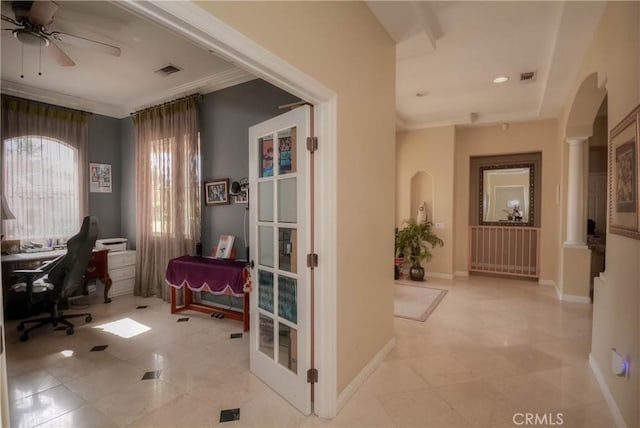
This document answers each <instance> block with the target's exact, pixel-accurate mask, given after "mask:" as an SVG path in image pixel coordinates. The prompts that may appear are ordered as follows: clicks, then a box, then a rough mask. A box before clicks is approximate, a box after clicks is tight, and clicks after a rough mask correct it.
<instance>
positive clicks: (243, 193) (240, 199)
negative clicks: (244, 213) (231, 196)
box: [235, 188, 249, 204]
mask: <svg viewBox="0 0 640 428" xmlns="http://www.w3.org/2000/svg"><path fill="white" fill-rule="evenodd" d="M235 203H236V204H248V203H249V189H247V188H244V189H242V190H240V193H239V194H237V195H235Z"/></svg>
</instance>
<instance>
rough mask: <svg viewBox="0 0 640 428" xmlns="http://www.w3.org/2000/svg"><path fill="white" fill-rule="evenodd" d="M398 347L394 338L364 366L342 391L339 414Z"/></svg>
mask: <svg viewBox="0 0 640 428" xmlns="http://www.w3.org/2000/svg"><path fill="white" fill-rule="evenodd" d="M395 346H396V338H395V337H392V338H391V340H389V342H387V344H386V345H384V346H383V347H382V349H380V351H378V353H377V354H376V355H375V356H374V357H373V358H372V359H371V361H369V363H368V364H367V365H366V366H364V368H363V369H362V370H360V373H358V375H357V376H356V377H354V378H353V380H352V381H351V383H350V384H349V385H347V387H346V388H345V389H343V390H342V392H341V393H340V395H338V402H337V407H338V408H337V412H336V414H337V413H339V412H340V410H342V408H343V407H344V405H345V404H347V402H348V401H349V400H350V399H351V397H353V395H354V394H355V393H356V392H357V391H358V388H360V386H361V385H362V384H363V383H364V382H365V381H366V380H367V378H368V377H369V376H370V375H371V373H373V372H374V370H375V369H376V368H378V366H379V365H380V364H381V363H382V362H383V361H384V359H385V357H386V356H387V354H388V353H389V352H391V350H392V349H393V348H394V347H395Z"/></svg>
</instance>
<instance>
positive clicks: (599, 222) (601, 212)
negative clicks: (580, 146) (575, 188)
mask: <svg viewBox="0 0 640 428" xmlns="http://www.w3.org/2000/svg"><path fill="white" fill-rule="evenodd" d="M608 129H609V121H608V115H607V97H605V98H604V100H603V101H602V104H601V105H600V108H599V109H598V113H597V114H596V117H595V119H594V122H593V136H592V137H591V138H590V139H589V171H588V174H589V178H588V180H589V183H588V190H587V246H588V247H589V249H590V250H591V273H590V276H589V278H590V284H589V297H590V299H591V302H593V281H594V279H595V278H596V277H598V276H599V275H600V273H601V272H604V268H605V254H606V248H607V165H608V164H609V153H608V148H607V143H608Z"/></svg>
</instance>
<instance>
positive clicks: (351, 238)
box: [199, 2, 395, 393]
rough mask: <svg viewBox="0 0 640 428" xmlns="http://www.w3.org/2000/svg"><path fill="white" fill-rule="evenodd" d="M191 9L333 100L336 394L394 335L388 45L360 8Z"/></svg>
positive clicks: (391, 59) (391, 57)
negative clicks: (335, 113)
mask: <svg viewBox="0 0 640 428" xmlns="http://www.w3.org/2000/svg"><path fill="white" fill-rule="evenodd" d="M199 5H200V6H201V7H202V8H203V9H205V10H207V11H208V12H210V13H212V14H213V15H215V16H216V17H218V18H219V19H221V20H223V21H224V22H226V23H227V24H228V25H230V26H232V27H234V28H235V29H237V30H238V31H240V32H242V33H243V34H245V35H246V36H248V37H249V38H251V39H253V40H254V41H255V42H256V43H258V44H259V45H261V46H263V47H264V48H266V49H268V50H269V51H271V52H272V53H274V54H276V55H278V56H279V57H280V58H282V59H283V60H285V61H287V62H288V63H290V64H291V65H293V66H294V67H296V68H298V69H300V70H301V71H303V72H305V73H307V74H308V75H309V76H311V77H313V78H315V79H316V80H318V81H319V82H321V83H322V84H324V85H325V86H327V87H328V88H330V89H331V90H333V91H334V92H335V93H336V94H337V102H338V106H337V111H338V118H337V119H338V120H337V139H338V144H337V165H336V166H335V168H336V169H335V171H336V174H337V182H338V189H337V192H338V193H337V195H336V204H337V219H336V221H337V236H338V242H337V248H336V249H335V252H334V253H333V254H319V257H320V260H322V257H334V258H335V260H336V264H337V302H336V306H337V321H338V356H337V360H338V361H337V362H338V367H337V370H338V379H337V391H336V392H337V393H339V392H341V391H342V390H343V389H344V388H345V387H346V386H347V385H348V384H349V383H350V382H351V381H352V380H353V379H354V377H355V376H356V375H357V374H358V373H359V372H360V370H362V369H363V367H364V366H365V365H366V364H367V363H369V361H370V360H371V359H372V357H374V356H375V355H376V353H377V352H379V351H380V350H381V348H382V347H383V346H384V345H385V344H387V343H388V342H389V341H390V340H391V339H392V337H393V295H392V291H393V290H392V288H391V284H392V281H393V277H392V270H391V266H392V265H391V263H392V261H391V258H392V257H393V247H394V246H393V228H394V196H393V195H394V192H395V165H394V162H393V159H394V156H395V145H394V142H395V47H394V44H393V42H392V41H391V39H390V38H389V36H388V35H387V33H386V32H385V31H384V29H383V28H382V27H381V26H380V24H379V23H378V21H377V20H376V19H375V17H374V16H373V15H372V14H371V12H370V11H369V9H368V8H367V6H366V4H364V3H361V2H200V3H199ZM320 150H322V142H320ZM318 203H322V201H318ZM318 239H322V238H321V237H319V238H318ZM318 286H320V287H321V286H322V284H319V285H318Z"/></svg>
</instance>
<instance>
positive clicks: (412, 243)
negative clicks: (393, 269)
mask: <svg viewBox="0 0 640 428" xmlns="http://www.w3.org/2000/svg"><path fill="white" fill-rule="evenodd" d="M432 229H433V223H431V222H430V221H424V222H421V223H418V222H417V221H416V220H414V219H409V220H405V221H404V222H403V223H402V227H401V228H400V230H398V233H397V234H396V257H398V256H400V255H404V257H405V258H408V259H409V260H410V261H411V269H410V270H409V277H410V278H411V279H412V280H413V281H422V279H423V278H424V268H423V267H422V261H424V260H426V261H428V260H429V259H431V256H432V254H431V249H433V248H435V247H442V246H443V245H444V242H443V241H442V239H440V238H439V237H438V236H437V235H436V234H435V233H433V231H432ZM427 244H429V245H430V246H431V248H429V246H427Z"/></svg>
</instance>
